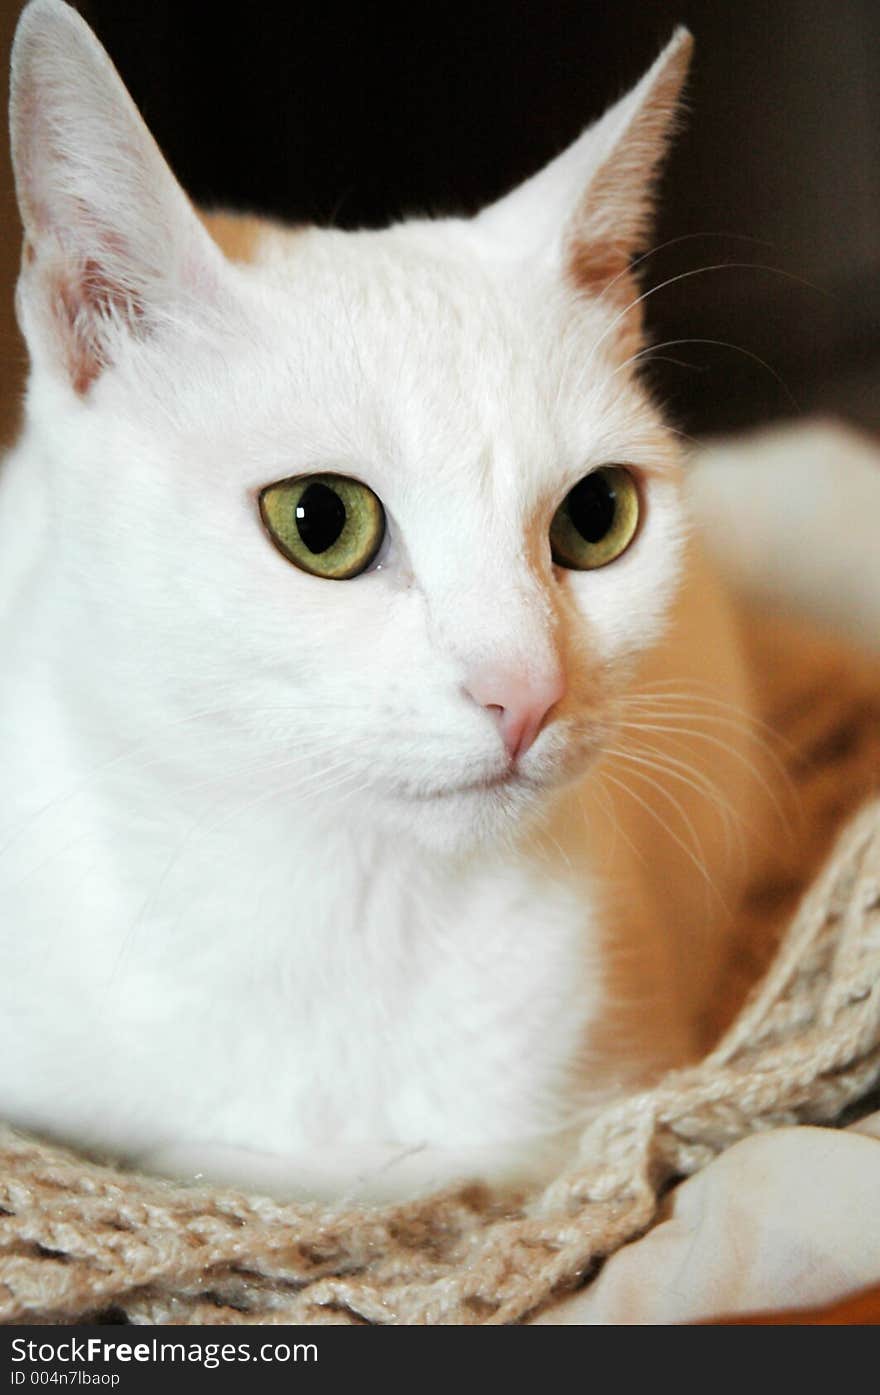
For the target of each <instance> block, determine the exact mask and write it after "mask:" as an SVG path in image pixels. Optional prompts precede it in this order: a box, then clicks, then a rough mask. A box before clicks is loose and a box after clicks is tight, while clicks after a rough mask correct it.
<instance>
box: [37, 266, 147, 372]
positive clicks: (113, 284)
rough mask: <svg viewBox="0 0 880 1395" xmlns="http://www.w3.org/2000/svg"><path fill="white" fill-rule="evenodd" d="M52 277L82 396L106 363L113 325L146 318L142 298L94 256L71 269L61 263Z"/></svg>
mask: <svg viewBox="0 0 880 1395" xmlns="http://www.w3.org/2000/svg"><path fill="white" fill-rule="evenodd" d="M32 255H33V253H31V256H32ZM26 256H27V253H26ZM53 280H54V287H53V293H52V310H53V313H54V317H55V321H56V324H57V327H58V331H59V334H60V336H61V338H62V342H63V349H64V355H65V360H66V365H67V371H68V374H69V377H70V381H71V384H72V386H73V389H74V391H75V392H77V393H79V395H80V396H83V395H84V394H85V393H86V392H87V391H88V390H89V388H90V387H91V385H92V383H93V382H94V381H95V380H96V378H98V377H99V376H100V374H101V372H102V371H103V369H104V368H105V367H106V366H107V362H108V357H107V345H106V331H107V329H108V327H109V325H110V324H111V323H117V324H118V323H122V324H126V325H128V326H129V327H131V328H134V327H135V326H136V325H138V323H140V322H142V321H143V319H144V313H145V312H144V305H143V301H142V300H141V299H140V297H139V296H138V295H137V294H136V293H135V292H134V291H133V290H132V288H131V287H129V286H122V285H120V284H119V282H118V280H115V279H114V278H113V277H112V276H111V275H110V274H109V273H108V272H107V270H106V269H105V267H104V266H103V265H102V264H101V262H100V261H98V260H96V259H95V258H94V257H86V258H85V259H84V260H83V261H82V262H81V263H80V264H79V265H75V266H73V267H70V266H65V265H62V266H61V267H59V268H58V269H57V271H56V272H55V274H54V277H53Z"/></svg>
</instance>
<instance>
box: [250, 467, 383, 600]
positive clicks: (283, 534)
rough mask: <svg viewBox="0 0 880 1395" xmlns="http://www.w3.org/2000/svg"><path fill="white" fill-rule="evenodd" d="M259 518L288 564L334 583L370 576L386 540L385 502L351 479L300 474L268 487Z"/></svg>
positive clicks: (337, 476)
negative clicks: (367, 571) (370, 568)
mask: <svg viewBox="0 0 880 1395" xmlns="http://www.w3.org/2000/svg"><path fill="white" fill-rule="evenodd" d="M260 517H261V518H262V520H263V525H264V527H265V529H266V531H267V533H268V534H269V537H270V538H271V539H272V541H273V543H274V544H275V546H276V547H277V548H278V551H279V552H281V553H283V555H284V556H285V557H286V558H287V559H288V561H289V562H293V564H294V566H297V567H299V568H301V570H302V571H304V572H311V574H312V575H313V576H323V577H327V578H329V579H330V580H332V581H347V580H348V579H349V578H350V577H353V576H359V575H360V573H361V572H365V571H366V570H367V567H369V565H370V563H371V562H372V561H374V560H375V558H376V554H377V553H378V551H379V548H380V547H381V546H382V539H383V538H384V536H385V510H384V509H383V507H382V504H381V502H380V500H379V499H378V498H377V497H376V495H375V494H374V493H373V491H372V489H370V488H368V486H367V485H365V484H361V482H360V480H352V479H349V478H348V476H347V475H331V474H326V475H300V476H298V477H297V478H296V479H287V480H279V481H278V483H277V484H269V485H267V486H266V488H265V489H263V490H261V491H260Z"/></svg>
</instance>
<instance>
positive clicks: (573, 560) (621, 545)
mask: <svg viewBox="0 0 880 1395" xmlns="http://www.w3.org/2000/svg"><path fill="white" fill-rule="evenodd" d="M638 523H639V491H638V489H637V487H636V482H635V480H634V479H633V477H632V475H631V474H630V472H629V470H627V469H626V468H625V467H624V466H623V465H603V466H602V467H601V468H600V469H598V470H593V471H592V473H591V474H589V475H585V476H584V478H583V479H582V480H580V482H579V483H578V484H576V485H575V487H574V489H572V490H569V492H568V494H567V495H566V496H565V498H564V499H563V501H562V503H561V504H560V505H559V508H558V509H557V510H556V513H555V514H554V516H553V522H552V523H551V524H550V547H551V549H552V552H553V561H554V562H555V563H556V565H557V566H558V567H570V568H572V569H573V570H574V571H590V570H592V569H593V568H595V567H604V566H606V565H607V563H608V562H613V561H614V560H615V558H617V557H619V556H620V554H621V553H622V552H625V551H626V549H627V548H628V547H629V545H630V543H631V542H632V540H633V538H634V537H635V532H636V528H637V527H638Z"/></svg>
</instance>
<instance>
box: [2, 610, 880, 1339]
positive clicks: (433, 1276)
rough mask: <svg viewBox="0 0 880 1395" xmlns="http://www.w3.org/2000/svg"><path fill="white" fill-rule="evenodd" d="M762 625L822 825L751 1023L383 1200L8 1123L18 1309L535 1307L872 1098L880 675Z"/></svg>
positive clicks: (795, 773)
mask: <svg viewBox="0 0 880 1395" xmlns="http://www.w3.org/2000/svg"><path fill="white" fill-rule="evenodd" d="M756 642H757V643H759V644H760V645H763V646H764V648H765V653H764V658H765V659H766V660H767V662H766V663H765V664H764V666H763V671H764V672H766V673H767V674H768V675H773V676H772V678H769V677H768V688H767V692H766V694H765V698H766V702H765V712H766V714H767V717H768V720H769V721H770V722H771V723H772V724H773V725H774V726H775V727H776V728H777V729H778V730H780V731H781V732H782V733H783V734H784V736H785V742H786V744H785V745H784V747H783V748H782V750H783V751H784V753H785V760H786V764H787V765H788V768H789V773H790V775H791V777H792V779H793V780H794V781H795V782H796V784H797V787H798V790H799V794H800V803H801V806H802V820H801V834H800V837H799V838H798V840H797V846H796V847H793V848H787V849H782V850H781V851H780V852H778V853H777V854H774V856H773V857H772V858H770V859H769V861H768V864H767V866H765V867H764V868H762V869H760V870H759V872H758V874H757V876H756V880H755V882H754V883H753V886H752V889H751V893H750V895H749V897H747V900H746V903H745V904H744V906H743V908H742V917H741V920H742V926H741V930H742V933H741V934H740V935H739V936H738V937H737V941H736V945H735V949H734V953H733V956H732V960H731V966H730V972H729V974H728V975H727V977H726V983H727V992H726V994H725V998H724V1001H723V1002H721V1003H719V1004H718V1016H719V1020H720V1019H728V1020H730V1019H731V1018H732V1023H731V1025H730V1026H729V1027H728V1029H727V1031H726V1032H725V1033H724V1035H723V1036H722V1037H721V1039H720V1041H718V1043H717V1045H715V1047H714V1049H712V1050H711V1052H710V1053H709V1054H708V1055H707V1056H706V1057H705V1059H704V1060H703V1061H702V1062H701V1063H700V1064H698V1065H696V1066H693V1067H691V1068H688V1069H685V1070H679V1071H676V1072H674V1073H672V1074H670V1075H668V1076H667V1077H666V1078H665V1079H664V1080H663V1081H662V1082H661V1083H660V1084H659V1085H658V1086H657V1087H656V1088H654V1089H652V1090H649V1091H645V1092H642V1093H639V1094H637V1095H634V1096H631V1097H629V1098H625V1099H623V1100H621V1101H620V1102H619V1103H616V1104H615V1105H614V1106H613V1107H611V1108H608V1109H607V1110H605V1112H604V1113H603V1114H602V1115H601V1116H600V1117H599V1118H598V1119H596V1120H595V1121H594V1123H593V1124H592V1125H591V1126H590V1127H589V1129H588V1130H587V1131H586V1133H585V1134H584V1137H583V1139H582V1142H581V1147H580V1154H579V1159H578V1161H577V1162H576V1163H575V1165H574V1166H572V1167H571V1168H570V1169H569V1170H568V1171H566V1172H565V1173H564V1174H563V1175H562V1176H560V1177H559V1178H557V1179H556V1180H555V1181H554V1182H553V1183H552V1184H551V1185H550V1186H549V1187H547V1188H546V1189H544V1190H543V1191H540V1192H537V1193H534V1194H529V1195H519V1196H511V1195H509V1194H508V1195H502V1194H494V1193H492V1192H491V1191H489V1190H488V1189H487V1188H485V1187H482V1186H471V1187H466V1188H460V1189H456V1190H450V1191H447V1192H445V1193H443V1194H440V1195H436V1196H433V1197H431V1198H428V1199H424V1200H419V1201H416V1202H410V1203H407V1204H404V1205H397V1206H390V1207H385V1208H381V1209H379V1208H377V1209H368V1208H363V1207H359V1208H353V1207H348V1208H344V1209H343V1208H338V1209H335V1208H332V1207H328V1206H326V1205H317V1204H308V1205H304V1204H297V1205H282V1204H280V1203H277V1202H274V1201H270V1200H267V1199H265V1198H261V1197H252V1196H244V1195H242V1194H240V1193H238V1192H236V1191H232V1190H229V1189H219V1188H211V1187H195V1186H191V1187H188V1186H180V1185H175V1184H173V1183H171V1182H167V1181H162V1180H158V1179H155V1178H150V1177H146V1176H139V1175H135V1174H133V1173H131V1172H126V1171H123V1170H120V1169H117V1168H114V1167H110V1166H103V1165H100V1164H98V1163H96V1162H92V1161H88V1160H86V1159H83V1158H80V1157H77V1156H75V1155H74V1154H73V1153H71V1152H69V1151H66V1150H64V1149H61V1148H57V1147H53V1146H50V1145H48V1144H46V1143H44V1142H40V1141H38V1140H34V1139H30V1138H26V1137H24V1136H22V1135H20V1134H17V1133H16V1132H14V1131H12V1130H10V1129H2V1130H0V1320H2V1321H4V1322H7V1323H10V1322H19V1323H22V1322H43V1323H74V1322H86V1321H120V1320H127V1321H130V1322H133V1323H245V1324H247V1323H292V1322H307V1323H363V1322H367V1323H416V1324H426V1323H430V1324H437V1323H468V1324H478V1323H510V1322H516V1321H519V1320H522V1319H524V1318H526V1317H528V1316H529V1315H531V1314H534V1313H536V1312H537V1311H539V1310H541V1309H542V1308H545V1307H546V1305H547V1304H548V1303H550V1302H551V1301H552V1300H553V1299H554V1297H555V1296H557V1295H558V1294H560V1293H562V1292H564V1291H566V1290H569V1289H571V1288H573V1287H574V1286H576V1285H578V1284H582V1283H583V1282H584V1281H585V1280H586V1279H587V1278H588V1277H589V1276H590V1275H591V1274H593V1273H594V1272H595V1271H596V1269H597V1268H598V1266H599V1265H600V1264H601V1262H602V1260H603V1259H604V1258H605V1257H607V1256H609V1255H611V1254H612V1253H613V1252H614V1251H615V1250H616V1249H618V1248H619V1247H620V1246H622V1245H623V1244H624V1243H625V1242H627V1241H630V1240H632V1239H633V1238H634V1237H636V1236H638V1235H640V1234H642V1233H643V1232H644V1231H645V1230H646V1229H648V1228H649V1227H650V1226H651V1224H652V1221H653V1220H654V1219H655V1218H656V1216H657V1211H658V1204H659V1198H660V1197H661V1194H662V1193H663V1192H664V1191H665V1190H668V1188H669V1186H670V1185H671V1184H672V1183H673V1182H674V1181H676V1180H677V1179H680V1178H683V1177H686V1176H688V1175H689V1174H692V1173H694V1172H695V1171H697V1170H698V1169H700V1168H702V1167H703V1166H704V1165H705V1164H706V1163H707V1162H709V1161H710V1160H711V1159H712V1158H714V1157H715V1156H716V1155H717V1154H718V1153H720V1152H721V1151H722V1150H724V1149H726V1148H727V1147H728V1146H729V1145H730V1144H732V1143H733V1142H735V1141H737V1140H739V1139H741V1138H744V1137H745V1136H747V1135H750V1134H754V1133H756V1132H760V1131H762V1130H767V1129H772V1128H774V1127H777V1126H779V1125H782V1124H786V1123H796V1122H818V1123H834V1122H837V1121H839V1120H840V1119H841V1116H845V1115H846V1112H847V1111H849V1113H850V1115H851V1114H852V1112H853V1110H854V1109H857V1108H858V1102H859V1101H860V1100H863V1099H864V1098H865V1097H866V1096H867V1095H868V1093H869V1092H870V1091H871V1090H872V1088H873V1087H874V1086H875V1085H876V1084H877V1082H878V1080H880V800H878V799H877V798H874V797H872V793H873V791H875V790H876V789H877V783H878V782H877V778H876V776H877V772H878V771H880V720H878V719H880V701H878V695H880V679H878V674H877V671H876V668H875V667H874V666H873V665H872V664H870V663H868V662H867V661H866V662H865V663H864V664H860V663H858V662H856V661H855V660H853V659H851V658H846V657H844V656H843V655H842V654H841V652H840V651H837V650H836V649H834V647H833V646H823V645H821V644H818V643H816V642H814V641H806V640H805V639H804V637H803V636H802V635H798V634H796V633H794V632H793V631H791V630H790V629H788V628H787V627H786V628H784V629H776V628H774V627H772V626H769V625H766V624H765V625H763V626H762V627H761V630H760V633H759V634H758V637H757V639H756ZM770 655H772V656H773V662H772V663H771V662H770V661H769V656H770ZM759 657H760V656H759ZM795 659H796V660H797V662H795ZM806 660H808V662H807V661H806ZM780 674H785V675H796V679H795V681H793V682H788V683H782V684H780V682H779V675H780ZM856 806H861V807H860V808H859V809H858V812H856V813H854V814H853V813H852V810H853V809H854V808H856ZM841 825H843V831H842V832H841V831H840V829H841ZM835 836H836V841H835V842H834V843H833V846H832V847H831V849H830V852H829V844H830V843H831V841H832V839H833V838H835ZM817 863H820V864H822V865H821V869H820V870H819V872H818V874H816V873H815V868H816V865H817ZM811 878H812V880H810V879H811ZM807 883H809V885H808V889H807V891H806V894H805V895H803V896H802V897H801V893H802V892H803V888H804V886H805V884H807ZM799 898H801V899H800V901H799V904H798V900H799ZM795 907H796V908H795ZM786 922H787V929H786V930H785V933H784V935H783V937H782V939H781V943H780V941H779V939H778V937H777V930H778V929H779V926H780V925H781V924H782V925H784V924H785V923H786ZM777 946H778V947H777ZM768 957H769V958H770V959H771V962H770V965H769V968H768V969H767V970H766V973H765V976H764V978H763V980H762V981H761V982H760V984H759V986H758V987H757V989H753V991H752V993H751V996H750V997H749V998H748V1001H747V1002H746V1003H745V1005H744V1006H741V1003H742V998H743V995H744V993H745V992H746V990H747V988H748V985H749V984H750V983H753V981H754V979H755V975H756V973H757V972H758V970H759V968H760V967H761V966H762V965H763V963H764V962H765V961H766V960H767V959H768ZM878 1271H880V1261H878Z"/></svg>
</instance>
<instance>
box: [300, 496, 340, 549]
mask: <svg viewBox="0 0 880 1395" xmlns="http://www.w3.org/2000/svg"><path fill="white" fill-rule="evenodd" d="M296 526H297V528H298V529H299V535H300V537H301V538H302V540H303V542H304V543H305V545H306V547H307V548H308V549H309V552H314V553H319V552H326V551H327V548H328V547H332V546H333V544H334V543H335V542H337V541H338V539H339V536H340V534H341V532H342V530H343V528H344V527H345V505H344V504H343V502H342V500H341V499H340V497H339V495H338V494H337V493H336V491H335V490H334V489H330V488H329V487H328V486H327V485H326V484H310V485H308V486H307V487H306V488H305V489H304V490H303V492H302V494H301V495H300V496H299V503H298V504H297V506H296Z"/></svg>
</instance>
